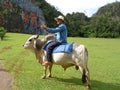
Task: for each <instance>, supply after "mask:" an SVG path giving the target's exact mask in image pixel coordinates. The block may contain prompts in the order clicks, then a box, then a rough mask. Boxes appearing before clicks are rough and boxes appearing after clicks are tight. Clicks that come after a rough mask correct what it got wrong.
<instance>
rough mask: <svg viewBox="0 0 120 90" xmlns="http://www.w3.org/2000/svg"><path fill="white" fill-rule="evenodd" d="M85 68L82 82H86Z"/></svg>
mask: <svg viewBox="0 0 120 90" xmlns="http://www.w3.org/2000/svg"><path fill="white" fill-rule="evenodd" d="M85 73H86V72H85V70H83V74H82V83H86V74H85Z"/></svg>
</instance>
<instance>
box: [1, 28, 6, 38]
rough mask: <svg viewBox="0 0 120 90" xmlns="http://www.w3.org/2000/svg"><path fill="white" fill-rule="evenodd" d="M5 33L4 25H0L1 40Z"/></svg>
mask: <svg viewBox="0 0 120 90" xmlns="http://www.w3.org/2000/svg"><path fill="white" fill-rule="evenodd" d="M5 33H6V31H5V29H4V27H0V38H1V40H3V38H4V36H5Z"/></svg>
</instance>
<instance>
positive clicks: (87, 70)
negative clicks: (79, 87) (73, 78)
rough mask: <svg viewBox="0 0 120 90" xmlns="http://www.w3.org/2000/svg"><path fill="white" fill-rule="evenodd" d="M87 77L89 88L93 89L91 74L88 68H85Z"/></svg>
mask: <svg viewBox="0 0 120 90" xmlns="http://www.w3.org/2000/svg"><path fill="white" fill-rule="evenodd" d="M85 75H86V81H87V88H88V89H90V88H91V82H90V73H89V69H88V67H86V68H85Z"/></svg>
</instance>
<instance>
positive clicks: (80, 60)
mask: <svg viewBox="0 0 120 90" xmlns="http://www.w3.org/2000/svg"><path fill="white" fill-rule="evenodd" d="M38 37H39V36H37V35H33V36H31V37H30V38H29V39H28V40H27V41H26V42H25V44H24V45H23V47H24V48H26V49H30V50H31V51H32V52H33V53H35V55H36V59H37V60H38V62H39V63H40V64H41V65H42V64H43V63H44V61H45V60H46V59H45V56H46V52H45V51H44V50H43V47H44V45H45V44H46V43H47V42H48V41H50V40H51V39H55V37H54V36H53V35H48V36H46V37H45V38H44V39H42V40H40V39H38ZM52 56H53V60H52V62H53V64H57V65H61V66H62V67H63V68H64V70H66V69H67V68H68V67H70V66H75V67H76V69H80V71H81V72H82V82H83V83H85V82H86V81H87V88H89V89H90V87H91V83H90V75H89V70H88V67H87V62H88V51H87V49H86V48H85V46H84V45H78V44H73V52H72V53H71V54H68V53H63V52H62V53H53V54H52ZM43 67H44V71H43V76H42V78H46V71H47V68H49V73H48V77H51V69H52V65H50V66H49V65H43Z"/></svg>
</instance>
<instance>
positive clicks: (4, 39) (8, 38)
mask: <svg viewBox="0 0 120 90" xmlns="http://www.w3.org/2000/svg"><path fill="white" fill-rule="evenodd" d="M9 40H11V38H10V37H9V36H4V38H3V40H2V41H9Z"/></svg>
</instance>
